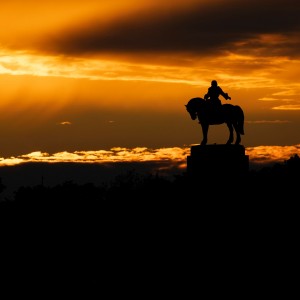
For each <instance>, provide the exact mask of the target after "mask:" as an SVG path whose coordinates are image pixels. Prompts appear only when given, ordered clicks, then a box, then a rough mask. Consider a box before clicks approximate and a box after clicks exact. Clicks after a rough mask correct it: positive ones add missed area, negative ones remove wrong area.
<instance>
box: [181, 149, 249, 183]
mask: <svg viewBox="0 0 300 300" xmlns="http://www.w3.org/2000/svg"><path fill="white" fill-rule="evenodd" d="M248 172H249V156H248V155H245V147H244V146H242V145H226V144H220V145H217V144H213V145H203V146H202V145H196V146H192V147H191V155H190V156H187V174H188V175H189V176H192V177H205V178H206V177H207V176H210V175H225V176H226V175H230V176H241V175H246V174H248Z"/></svg>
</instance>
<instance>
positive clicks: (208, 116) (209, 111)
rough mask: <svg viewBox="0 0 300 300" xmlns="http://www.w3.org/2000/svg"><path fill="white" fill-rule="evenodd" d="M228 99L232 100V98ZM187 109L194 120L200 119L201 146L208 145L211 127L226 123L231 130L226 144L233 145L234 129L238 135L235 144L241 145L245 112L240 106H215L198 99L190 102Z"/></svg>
mask: <svg viewBox="0 0 300 300" xmlns="http://www.w3.org/2000/svg"><path fill="white" fill-rule="evenodd" d="M226 95H227V94H226ZM227 97H228V95H227ZM228 98H229V99H230V97H228ZM185 107H186V110H187V111H188V113H189V114H190V116H191V118H192V120H196V118H198V121H199V124H200V125H201V127H202V133H203V139H202V142H201V145H206V144H207V133H208V128H209V125H220V124H224V123H225V124H226V125H227V127H228V129H229V138H228V141H227V142H226V144H227V145H229V144H232V143H233V141H234V136H233V129H234V130H235V133H236V140H235V144H236V145H238V144H240V142H241V135H243V134H244V112H243V110H242V109H241V107H240V106H238V105H232V104H227V103H226V104H218V105H215V104H212V103H211V102H210V101H208V100H205V99H202V98H200V97H196V98H192V99H191V100H189V102H188V103H187V104H186V105H185Z"/></svg>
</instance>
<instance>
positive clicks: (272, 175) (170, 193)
mask: <svg viewBox="0 0 300 300" xmlns="http://www.w3.org/2000/svg"><path fill="white" fill-rule="evenodd" d="M299 179H300V158H299V156H298V155H297V154H296V155H294V156H292V157H290V159H288V160H287V161H285V162H284V163H276V164H274V165H273V166H269V167H263V168H261V169H259V170H251V171H249V172H248V174H246V175H237V176H232V175H229V176H228V177H225V176H222V177H221V176H220V175H218V174H214V176H211V174H210V176H209V177H207V176H206V175H205V174H203V176H201V177H200V176H199V177H196V178H192V177H189V175H188V174H187V173H185V172H183V173H182V174H181V175H174V177H173V178H172V179H170V178H167V177H163V176H159V175H153V174H148V175H144V174H139V173H137V172H135V171H129V172H127V173H126V174H121V175H119V176H117V177H115V179H114V180H112V181H111V183H110V184H100V185H99V186H96V185H95V184H94V183H87V184H83V185H80V184H77V183H75V182H73V181H67V182H64V183H62V184H58V185H56V186H53V187H49V186H44V185H43V184H40V185H36V186H22V187H20V188H18V189H17V190H16V191H15V193H14V196H13V197H12V199H2V201H1V202H0V207H1V210H3V209H20V210H22V211H26V210H29V211H31V212H32V211H34V210H38V209H44V210H47V209H50V210H51V209H52V208H53V209H54V210H57V211H61V210H69V209H78V210H90V211H93V212H95V209H96V210H97V209H98V208H99V209H101V207H103V206H110V205H112V206H114V205H124V207H126V205H129V206H130V204H133V203H134V205H137V204H140V205H143V204H145V205H150V204H151V202H153V203H155V205H156V204H157V205H164V203H174V202H182V203H184V202H189V201H191V199H193V200H194V201H197V202H203V201H205V202H207V201H208V199H207V197H206V196H209V197H210V198H211V199H215V198H214V197H213V195H214V194H215V195H216V197H222V198H223V199H228V200H229V199H230V198H231V197H232V199H236V200H241V201H242V200H243V199H245V198H249V196H253V197H255V199H253V200H257V199H258V198H261V199H262V198H263V197H271V196H278V195H279V194H280V195H282V196H284V195H292V194H293V192H297V191H298V187H299ZM4 189H5V186H4V185H3V184H2V181H1V179H0V193H1V192H2V191H3V190H4ZM278 193H279V194H278ZM0 195H1V194H0ZM189 197H191V198H189ZM265 199H266V198H265ZM146 203H147V204H146Z"/></svg>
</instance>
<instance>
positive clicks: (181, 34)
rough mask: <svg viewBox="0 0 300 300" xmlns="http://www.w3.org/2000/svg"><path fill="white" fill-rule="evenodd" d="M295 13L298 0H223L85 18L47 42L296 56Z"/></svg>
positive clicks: (82, 48)
mask: <svg viewBox="0 0 300 300" xmlns="http://www.w3.org/2000/svg"><path fill="white" fill-rule="evenodd" d="M299 16H300V3H299V1H298V0H284V1H283V0H267V1H266V0H265V1H262V0H259V1H258V0H225V1H220V2H219V4H218V5H216V3H214V4H212V5H209V4H208V5H207V6H205V7H203V5H199V6H195V7H193V8H192V9H191V10H189V11H182V12H177V13H176V14H174V13H172V14H171V13H170V14H166V13H159V12H147V13H145V14H140V15H139V16H136V17H134V18H133V17H132V16H131V18H124V19H119V20H116V21H115V22H113V23H111V24H108V25H106V26H105V27H103V24H101V25H100V22H98V23H97V22H91V24H90V25H89V26H85V27H84V28H83V29H79V28H76V29H68V30H65V31H63V32H62V33H61V34H60V35H58V37H56V38H55V39H52V40H50V41H48V43H49V44H48V45H47V47H48V49H51V50H52V51H55V52H61V53H65V54H69V55H70V54H71V55H72V54H73V55H81V54H88V53H101V52H107V53H116V54H121V53H123V52H125V53H133V54H134V53H146V52H166V53H170V52H174V51H175V52H191V53H197V54H208V55H211V54H214V53H218V52H222V51H226V50H230V51H232V50H233V51H246V52H247V51H251V50H252V49H255V50H256V51H258V52H261V54H264V55H289V56H298V55H299V49H300V41H299V38H298V37H299V31H300V18H299ZM261 34H278V35H280V36H282V39H281V40H280V41H278V42H277V43H276V44H274V43H270V44H269V43H268V42H265V41H261V40H259V39H257V37H258V36H259V35H261ZM236 43H239V44H238V46H237V45H236ZM256 54H257V52H256Z"/></svg>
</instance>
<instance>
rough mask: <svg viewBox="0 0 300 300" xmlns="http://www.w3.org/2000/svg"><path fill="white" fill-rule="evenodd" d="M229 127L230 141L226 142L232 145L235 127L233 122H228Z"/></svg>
mask: <svg viewBox="0 0 300 300" xmlns="http://www.w3.org/2000/svg"><path fill="white" fill-rule="evenodd" d="M226 125H227V127H228V129H229V138H228V141H227V142H226V145H230V144H232V142H233V127H232V124H231V123H226Z"/></svg>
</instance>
